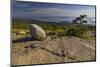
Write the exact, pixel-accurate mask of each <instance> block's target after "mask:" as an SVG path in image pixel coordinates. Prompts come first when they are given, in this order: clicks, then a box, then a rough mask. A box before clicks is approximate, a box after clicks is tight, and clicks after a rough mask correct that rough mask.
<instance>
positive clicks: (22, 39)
mask: <svg viewBox="0 0 100 67" xmlns="http://www.w3.org/2000/svg"><path fill="white" fill-rule="evenodd" d="M28 41H33V39H32V37H25V38H20V39H17V40H12V43H18V42H28Z"/></svg>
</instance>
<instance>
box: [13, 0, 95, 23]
mask: <svg viewBox="0 0 100 67" xmlns="http://www.w3.org/2000/svg"><path fill="white" fill-rule="evenodd" d="M81 14H85V15H87V16H88V17H91V18H95V6H93V5H92V6H89V5H73V4H57V3H56V4H55V3H40V2H24V1H14V2H13V3H12V16H13V17H16V18H29V19H40V20H49V21H50V20H51V21H56V20H58V21H64V20H67V19H68V20H72V18H74V17H78V16H79V15H81ZM61 18H63V19H61ZM66 18H67V19H66ZM93 20H94V19H93Z"/></svg>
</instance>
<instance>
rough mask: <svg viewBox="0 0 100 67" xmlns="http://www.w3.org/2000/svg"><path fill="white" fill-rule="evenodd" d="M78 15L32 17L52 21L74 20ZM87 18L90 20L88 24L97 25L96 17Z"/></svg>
mask: <svg viewBox="0 0 100 67" xmlns="http://www.w3.org/2000/svg"><path fill="white" fill-rule="evenodd" d="M75 18H76V17H34V18H32V19H35V20H41V21H52V22H62V21H64V22H67V21H68V22H72V20H74V19H75ZM85 20H87V21H88V24H93V25H95V18H93V17H87V18H85Z"/></svg>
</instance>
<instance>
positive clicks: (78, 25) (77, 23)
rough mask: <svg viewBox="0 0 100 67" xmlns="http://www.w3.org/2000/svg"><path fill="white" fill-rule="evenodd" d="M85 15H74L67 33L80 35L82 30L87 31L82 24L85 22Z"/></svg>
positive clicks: (82, 32)
mask: <svg viewBox="0 0 100 67" xmlns="http://www.w3.org/2000/svg"><path fill="white" fill-rule="evenodd" d="M86 17H87V15H80V16H79V17H76V19H75V20H73V22H72V23H73V26H72V28H71V29H69V31H68V32H67V33H68V35H74V36H80V35H82V34H84V32H86V31H87V28H86V27H85V25H83V24H84V23H87V20H85V19H84V18H86Z"/></svg>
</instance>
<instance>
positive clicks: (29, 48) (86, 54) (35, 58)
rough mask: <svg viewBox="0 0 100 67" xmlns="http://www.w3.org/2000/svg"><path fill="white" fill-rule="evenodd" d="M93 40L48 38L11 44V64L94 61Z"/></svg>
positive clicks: (64, 37)
mask: <svg viewBox="0 0 100 67" xmlns="http://www.w3.org/2000/svg"><path fill="white" fill-rule="evenodd" d="M95 52H96V50H95V40H85V39H81V38H77V37H67V36H62V37H58V36H55V35H53V36H48V37H47V38H46V40H44V41H27V42H20V43H19V42H16V43H13V44H12V64H15V65H27V64H46V63H47V64H48V63H63V62H80V61H95V60H96V59H95V58H96V56H95Z"/></svg>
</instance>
